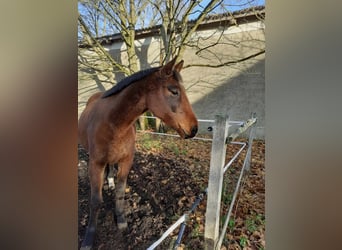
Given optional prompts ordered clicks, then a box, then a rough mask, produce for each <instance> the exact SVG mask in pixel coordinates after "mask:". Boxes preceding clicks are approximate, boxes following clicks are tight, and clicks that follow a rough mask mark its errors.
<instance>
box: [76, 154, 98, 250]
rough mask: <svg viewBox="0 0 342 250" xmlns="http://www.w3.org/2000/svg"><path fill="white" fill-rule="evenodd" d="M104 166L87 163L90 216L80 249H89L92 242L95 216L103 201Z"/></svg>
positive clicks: (94, 231) (95, 223) (95, 222)
mask: <svg viewBox="0 0 342 250" xmlns="http://www.w3.org/2000/svg"><path fill="white" fill-rule="evenodd" d="M103 174H104V166H102V165H100V164H96V163H94V162H91V161H90V163H89V178H90V188H91V194H90V197H91V198H90V216H89V221H88V227H87V231H86V234H85V237H84V240H83V242H82V246H81V250H90V249H91V248H92V246H93V244H94V240H95V233H96V226H97V217H98V213H99V209H100V207H101V204H102V202H103V199H102V186H103Z"/></svg>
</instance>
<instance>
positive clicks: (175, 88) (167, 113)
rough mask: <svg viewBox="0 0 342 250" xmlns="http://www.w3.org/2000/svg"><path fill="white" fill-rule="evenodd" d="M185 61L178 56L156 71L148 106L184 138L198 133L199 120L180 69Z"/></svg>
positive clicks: (151, 84)
mask: <svg viewBox="0 0 342 250" xmlns="http://www.w3.org/2000/svg"><path fill="white" fill-rule="evenodd" d="M183 63H184V61H183V60H182V61H180V62H179V63H177V64H176V58H175V59H173V60H172V61H170V62H169V63H167V64H166V65H165V66H163V67H161V68H160V69H159V70H158V71H157V72H155V73H154V74H155V77H156V80H155V81H151V82H150V83H149V90H150V91H149V94H148V95H147V100H146V102H147V108H148V109H149V110H150V111H151V112H152V113H153V114H154V115H155V116H157V117H158V118H160V119H161V120H162V121H163V122H164V123H165V124H166V125H168V126H170V127H171V128H173V129H175V130H176V131H177V132H178V134H179V135H180V136H181V137H182V138H185V139H186V138H192V137H194V136H195V135H196V133H197V129H198V121H197V118H196V116H195V114H194V112H193V110H192V107H191V105H190V102H189V100H188V97H187V95H186V93H185V88H184V86H183V84H182V83H183V80H182V77H181V75H180V71H181V69H182V67H183Z"/></svg>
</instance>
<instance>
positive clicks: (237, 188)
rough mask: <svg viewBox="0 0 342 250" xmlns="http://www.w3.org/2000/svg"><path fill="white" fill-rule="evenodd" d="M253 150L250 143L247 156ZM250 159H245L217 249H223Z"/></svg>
mask: <svg viewBox="0 0 342 250" xmlns="http://www.w3.org/2000/svg"><path fill="white" fill-rule="evenodd" d="M251 150H252V143H250V144H249V145H248V149H247V154H246V156H248V155H250V153H249V152H250V151H251ZM247 158H248V157H246V158H245V160H244V162H243V167H242V169H241V173H240V176H239V179H238V182H237V184H236V186H235V190H234V194H233V198H232V201H231V203H230V206H229V210H228V213H227V217H226V220H225V222H224V226H223V228H222V232H221V235H220V238H219V240H218V242H217V244H216V248H215V249H220V248H221V245H222V241H223V238H224V235H225V233H226V230H227V226H228V222H229V218H230V216H231V213H232V211H233V206H234V203H235V199H236V197H237V194H238V191H239V187H240V182H241V179H242V176H243V173H244V170H245V168H246V166H247V163H249V159H247Z"/></svg>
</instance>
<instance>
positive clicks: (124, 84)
mask: <svg viewBox="0 0 342 250" xmlns="http://www.w3.org/2000/svg"><path fill="white" fill-rule="evenodd" d="M160 68H161V67H155V68H150V69H144V70H140V71H138V72H136V73H134V74H132V75H130V76H128V77H126V78H124V79H122V80H121V81H120V82H118V83H117V84H116V85H115V86H113V87H112V88H110V89H108V90H106V91H105V92H104V93H103V95H102V98H106V97H109V96H112V95H115V94H117V93H119V92H120V91H121V90H123V89H124V88H126V87H128V86H129V85H131V84H132V83H134V82H136V81H138V80H141V79H143V78H144V77H146V76H148V75H150V74H152V73H153V72H156V71H157V70H159V69H160Z"/></svg>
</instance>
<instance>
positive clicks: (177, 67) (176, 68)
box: [174, 60, 184, 72]
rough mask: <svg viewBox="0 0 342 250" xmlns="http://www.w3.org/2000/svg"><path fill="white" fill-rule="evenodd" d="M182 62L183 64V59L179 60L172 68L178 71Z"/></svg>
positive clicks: (181, 66)
mask: <svg viewBox="0 0 342 250" xmlns="http://www.w3.org/2000/svg"><path fill="white" fill-rule="evenodd" d="M183 64H184V60H181V61H180V62H179V63H177V64H176V65H175V66H174V69H175V70H176V71H177V72H180V71H181V70H182V68H183Z"/></svg>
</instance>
